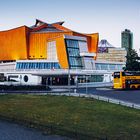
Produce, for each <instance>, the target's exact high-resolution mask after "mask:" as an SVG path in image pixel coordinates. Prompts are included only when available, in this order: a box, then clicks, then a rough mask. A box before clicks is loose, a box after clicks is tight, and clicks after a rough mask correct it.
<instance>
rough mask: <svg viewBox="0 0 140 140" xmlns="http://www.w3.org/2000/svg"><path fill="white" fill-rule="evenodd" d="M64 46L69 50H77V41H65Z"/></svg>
mask: <svg viewBox="0 0 140 140" xmlns="http://www.w3.org/2000/svg"><path fill="white" fill-rule="evenodd" d="M66 44H67V47H70V48H79V44H78V40H71V39H66Z"/></svg>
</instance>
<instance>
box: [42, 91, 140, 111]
mask: <svg viewBox="0 0 140 140" xmlns="http://www.w3.org/2000/svg"><path fill="white" fill-rule="evenodd" d="M44 94H50V95H61V96H63V95H65V96H74V97H85V98H93V99H96V100H100V101H105V102H108V103H113V104H118V105H122V106H126V107H130V108H135V109H140V104H135V103H131V102H127V101H122V100H118V99H113V98H108V97H103V96H99V95H93V94H81V93H44Z"/></svg>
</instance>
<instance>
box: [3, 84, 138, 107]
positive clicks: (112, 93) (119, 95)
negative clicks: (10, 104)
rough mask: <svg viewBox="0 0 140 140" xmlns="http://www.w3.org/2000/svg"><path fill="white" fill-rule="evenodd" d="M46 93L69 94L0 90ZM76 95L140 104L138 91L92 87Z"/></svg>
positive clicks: (82, 89)
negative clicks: (85, 94)
mask: <svg viewBox="0 0 140 140" xmlns="http://www.w3.org/2000/svg"><path fill="white" fill-rule="evenodd" d="M47 92H51V93H53V92H58V93H62V92H69V89H64V88H63V89H60V88H58V89H54V90H52V91H46V90H41V91H27V90H22V91H17V90H15V91H10V90H7V91H5V90H0V94H4V93H8V94H30V93H31V94H42V93H47ZM71 92H72V93H74V92H75V91H74V89H71ZM76 93H87V94H93V95H100V96H105V97H108V98H114V99H119V100H122V101H128V102H131V103H135V104H140V90H114V89H111V88H93V87H88V88H87V89H86V87H84V88H79V89H78V90H76Z"/></svg>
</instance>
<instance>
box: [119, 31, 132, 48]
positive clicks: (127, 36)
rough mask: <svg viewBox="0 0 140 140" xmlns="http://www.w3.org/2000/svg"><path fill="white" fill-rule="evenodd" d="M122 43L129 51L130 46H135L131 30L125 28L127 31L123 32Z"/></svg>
mask: <svg viewBox="0 0 140 140" xmlns="http://www.w3.org/2000/svg"><path fill="white" fill-rule="evenodd" d="M121 45H122V48H125V49H126V51H128V49H129V48H131V49H132V48H133V33H132V32H131V31H130V30H128V29H125V31H123V32H122V33H121Z"/></svg>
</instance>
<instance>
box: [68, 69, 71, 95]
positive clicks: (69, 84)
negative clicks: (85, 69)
mask: <svg viewBox="0 0 140 140" xmlns="http://www.w3.org/2000/svg"><path fill="white" fill-rule="evenodd" d="M70 78H71V77H70V68H68V88H69V94H70Z"/></svg>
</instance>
